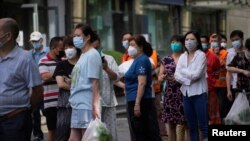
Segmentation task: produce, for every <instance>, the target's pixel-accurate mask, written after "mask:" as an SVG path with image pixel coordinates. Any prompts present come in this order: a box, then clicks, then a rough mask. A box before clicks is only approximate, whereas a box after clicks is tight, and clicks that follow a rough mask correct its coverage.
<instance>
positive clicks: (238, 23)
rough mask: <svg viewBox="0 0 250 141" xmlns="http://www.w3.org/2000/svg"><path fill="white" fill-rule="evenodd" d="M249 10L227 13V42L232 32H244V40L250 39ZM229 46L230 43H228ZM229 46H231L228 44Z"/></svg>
mask: <svg viewBox="0 0 250 141" xmlns="http://www.w3.org/2000/svg"><path fill="white" fill-rule="evenodd" d="M249 13H250V9H235V10H228V11H227V22H226V24H227V25H226V32H227V37H228V40H230V39H229V37H230V33H231V32H232V31H233V30H236V29H239V30H242V31H243V32H244V39H246V38H250V14H249ZM229 44H230V42H229ZM230 45H231V44H230Z"/></svg>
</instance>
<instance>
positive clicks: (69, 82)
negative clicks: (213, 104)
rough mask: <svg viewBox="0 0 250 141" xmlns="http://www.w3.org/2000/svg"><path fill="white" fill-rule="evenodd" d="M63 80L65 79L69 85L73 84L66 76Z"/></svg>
mask: <svg viewBox="0 0 250 141" xmlns="http://www.w3.org/2000/svg"><path fill="white" fill-rule="evenodd" d="M63 78H64V81H65V82H66V83H67V84H68V85H70V84H71V79H70V78H68V77H66V76H63Z"/></svg>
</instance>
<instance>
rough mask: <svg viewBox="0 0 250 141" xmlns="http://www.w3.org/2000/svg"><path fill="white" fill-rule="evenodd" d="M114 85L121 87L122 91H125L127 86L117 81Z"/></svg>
mask: <svg viewBox="0 0 250 141" xmlns="http://www.w3.org/2000/svg"><path fill="white" fill-rule="evenodd" d="M114 85H116V86H117V87H120V88H122V89H125V84H124V83H123V82H122V81H116V82H115V83H114Z"/></svg>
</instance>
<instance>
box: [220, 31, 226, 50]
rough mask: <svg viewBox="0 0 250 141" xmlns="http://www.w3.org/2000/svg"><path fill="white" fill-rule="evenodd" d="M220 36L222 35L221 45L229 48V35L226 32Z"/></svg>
mask: <svg viewBox="0 0 250 141" xmlns="http://www.w3.org/2000/svg"><path fill="white" fill-rule="evenodd" d="M220 36H221V43H220V46H221V47H223V48H225V49H226V48H227V37H226V35H224V34H220Z"/></svg>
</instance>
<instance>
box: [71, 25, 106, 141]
mask: <svg viewBox="0 0 250 141" xmlns="http://www.w3.org/2000/svg"><path fill="white" fill-rule="evenodd" d="M97 38H98V36H97V34H96V33H95V32H94V31H93V30H92V28H91V26H89V25H84V24H82V23H79V24H77V25H76V27H75V29H74V38H73V44H74V46H75V47H76V48H79V49H81V51H82V54H81V56H80V58H79V60H78V61H77V63H76V64H75V66H74V68H73V70H72V81H71V89H70V90H71V91H70V93H71V94H70V97H69V103H70V106H71V108H72V114H71V125H70V127H71V131H70V137H69V141H80V140H81V139H82V136H83V135H84V133H85V131H86V129H87V127H88V126H89V123H90V122H91V120H92V119H96V118H101V116H100V93H101V86H102V85H101V80H102V60H101V56H100V53H99V52H98V51H97V50H96V49H95V48H94V47H93V43H94V41H96V40H97Z"/></svg>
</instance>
